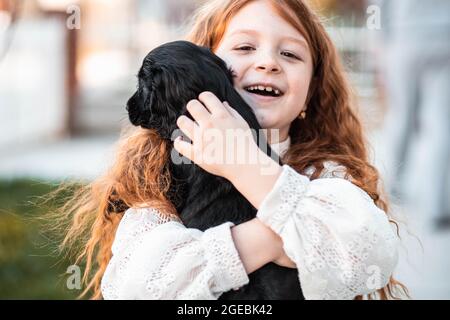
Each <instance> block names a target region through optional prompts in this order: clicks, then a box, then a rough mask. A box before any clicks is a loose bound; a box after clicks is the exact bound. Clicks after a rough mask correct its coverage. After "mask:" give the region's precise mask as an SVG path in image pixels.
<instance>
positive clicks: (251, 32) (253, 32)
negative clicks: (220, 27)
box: [230, 29, 309, 50]
mask: <svg viewBox="0 0 450 320" xmlns="http://www.w3.org/2000/svg"><path fill="white" fill-rule="evenodd" d="M240 33H244V34H249V35H258V31H256V30H251V29H238V30H236V31H234V32H232V33H231V34H230V37H231V36H235V35H238V34H240ZM283 40H289V41H292V42H295V43H297V44H299V45H301V46H302V47H304V48H305V49H307V50H309V46H308V43H307V42H306V40H305V39H303V38H295V37H290V36H285V37H283Z"/></svg>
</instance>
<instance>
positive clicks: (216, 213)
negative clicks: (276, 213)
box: [127, 41, 303, 299]
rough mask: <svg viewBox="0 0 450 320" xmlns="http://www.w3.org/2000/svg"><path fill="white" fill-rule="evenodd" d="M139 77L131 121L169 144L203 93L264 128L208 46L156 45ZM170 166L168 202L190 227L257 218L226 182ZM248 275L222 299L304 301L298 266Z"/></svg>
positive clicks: (131, 102) (196, 169) (196, 168)
mask: <svg viewBox="0 0 450 320" xmlns="http://www.w3.org/2000/svg"><path fill="white" fill-rule="evenodd" d="M138 79H139V85H138V90H137V92H136V93H135V94H134V95H133V96H132V97H131V98H130V99H129V101H128V103H127V110H128V113H129V118H130V121H131V123H132V124H133V125H135V126H141V127H143V128H148V129H155V130H157V132H158V133H159V134H160V135H161V137H162V138H164V139H167V140H168V141H170V143H172V140H171V138H173V137H172V134H173V132H174V131H175V130H176V129H177V125H176V120H177V118H178V117H179V116H181V115H186V116H188V117H190V118H191V119H192V117H191V116H190V115H189V113H188V112H187V110H186V105H187V103H188V102H189V101H190V100H192V99H197V97H198V95H199V94H200V93H201V92H203V91H210V92H212V93H214V94H215V95H216V96H217V97H218V98H219V99H220V100H221V101H228V103H229V104H230V105H231V106H232V107H233V108H234V109H235V110H236V111H237V112H238V113H239V114H240V115H241V116H242V117H243V118H244V119H245V120H246V121H247V123H248V124H249V126H250V128H252V129H255V130H256V131H258V130H259V129H261V127H260V125H259V123H258V121H257V119H256V117H255V115H254V113H253V111H252V110H251V108H250V106H248V105H247V104H246V103H245V101H244V100H243V99H242V98H241V96H240V95H239V94H238V93H237V91H236V90H235V89H234V87H233V74H232V71H231V70H229V69H228V68H227V66H226V63H225V62H224V61H223V60H222V59H220V58H219V57H217V56H216V55H215V54H214V53H212V52H211V50H209V49H208V48H205V47H199V46H197V45H195V44H193V43H190V42H187V41H175V42H171V43H167V44H164V45H162V46H160V47H157V48H156V49H154V50H152V51H151V52H150V53H149V54H148V55H147V56H146V57H145V59H144V62H143V65H142V67H141V69H140V70H139V73H138ZM255 139H257V143H258V145H259V146H261V145H263V146H264V147H265V148H266V150H267V153H268V154H269V155H272V154H271V150H270V147H269V146H268V145H267V142H266V141H262V138H260V137H259V135H256V136H255ZM172 147H173V144H172ZM263 150H264V148H263ZM168 165H169V168H170V172H171V176H172V182H171V190H170V192H169V195H170V200H171V201H172V203H173V204H174V205H175V207H176V208H177V212H178V213H179V215H180V217H181V219H182V221H183V223H184V224H185V225H186V226H187V227H189V228H197V229H200V230H206V229H208V228H210V227H214V226H217V225H219V224H222V223H224V222H226V221H231V222H233V223H235V224H239V223H242V222H245V221H248V220H250V219H252V218H254V217H255V216H256V209H255V208H254V207H253V206H252V205H251V204H250V203H249V202H248V201H247V200H246V199H245V198H244V197H243V196H242V195H241V194H240V193H239V192H238V191H237V190H236V189H235V188H234V187H233V185H232V184H231V183H230V182H229V181H228V180H226V179H224V178H222V177H219V176H215V175H212V174H210V173H208V172H206V171H204V170H203V169H201V168H200V167H199V166H197V165H195V164H193V163H186V162H182V163H174V162H173V161H171V162H170V163H169V164H168ZM249 278H250V282H249V284H248V285H246V286H244V287H243V288H241V289H239V290H237V291H229V292H226V293H224V294H223V295H222V296H221V297H220V299H303V295H302V291H301V288H300V285H299V280H298V275H297V270H296V269H289V268H283V267H280V266H278V265H276V264H274V263H269V264H267V265H265V266H264V267H262V268H260V269H259V270H257V271H255V272H253V273H252V274H250V275H249Z"/></svg>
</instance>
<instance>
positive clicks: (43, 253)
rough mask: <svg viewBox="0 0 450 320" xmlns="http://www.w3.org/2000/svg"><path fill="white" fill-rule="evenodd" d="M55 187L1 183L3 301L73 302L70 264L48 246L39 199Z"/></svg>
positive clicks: (0, 287) (0, 286)
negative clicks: (59, 300)
mask: <svg viewBox="0 0 450 320" xmlns="http://www.w3.org/2000/svg"><path fill="white" fill-rule="evenodd" d="M55 187H56V185H52V184H49V183H43V182H39V181H32V180H12V181H0V299H74V298H76V296H77V295H78V294H80V290H76V289H73V290H69V289H68V288H67V286H66V281H67V280H68V279H69V276H70V274H68V273H66V270H67V268H68V267H69V266H70V265H71V264H72V263H70V261H68V260H65V259H62V258H61V257H60V256H57V255H56V254H55V253H54V252H55V250H54V249H55V248H54V246H53V247H52V246H50V245H49V240H48V239H47V238H46V236H45V229H44V227H43V225H42V221H39V220H38V219H37V218H39V217H42V215H43V214H44V213H45V210H46V209H44V207H43V206H39V205H35V203H36V202H39V199H38V198H37V197H39V196H43V195H45V194H47V193H48V192H50V191H52V190H54V188H55Z"/></svg>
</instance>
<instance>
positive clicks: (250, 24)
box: [225, 1, 305, 41]
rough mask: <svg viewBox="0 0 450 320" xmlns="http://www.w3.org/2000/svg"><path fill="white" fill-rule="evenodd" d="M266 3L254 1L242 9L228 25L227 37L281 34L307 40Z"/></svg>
mask: <svg viewBox="0 0 450 320" xmlns="http://www.w3.org/2000/svg"><path fill="white" fill-rule="evenodd" d="M265 2H266V1H254V2H251V3H250V4H248V5H246V6H245V7H243V8H241V9H240V10H239V11H238V12H237V13H236V14H235V15H234V16H233V17H231V19H230V21H229V22H228V24H227V27H226V30H225V37H235V36H239V35H247V36H256V35H258V34H268V33H271V34H279V35H283V36H286V37H291V38H298V39H299V40H300V41H304V40H305V38H304V37H303V35H302V34H301V33H300V31H299V30H298V29H297V28H296V27H295V26H293V25H292V24H291V23H290V22H288V21H286V20H285V19H284V18H283V17H281V16H280V15H279V14H278V12H277V11H275V9H274V8H273V7H272V5H270V4H266V3H265Z"/></svg>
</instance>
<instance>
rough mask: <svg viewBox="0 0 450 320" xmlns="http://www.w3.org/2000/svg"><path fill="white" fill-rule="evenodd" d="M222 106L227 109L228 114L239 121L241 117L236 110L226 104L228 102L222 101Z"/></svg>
mask: <svg viewBox="0 0 450 320" xmlns="http://www.w3.org/2000/svg"><path fill="white" fill-rule="evenodd" d="M223 104H224V105H225V107H226V108H227V110H228V112H229V113H230V114H231V115H232V116H233V117H235V118H238V119H239V118H242V117H241V115H240V114H239V113H238V112H237V111H236V110H234V109H233V108H232V107H231V106H230V104H229V103H228V101H224V102H223Z"/></svg>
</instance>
